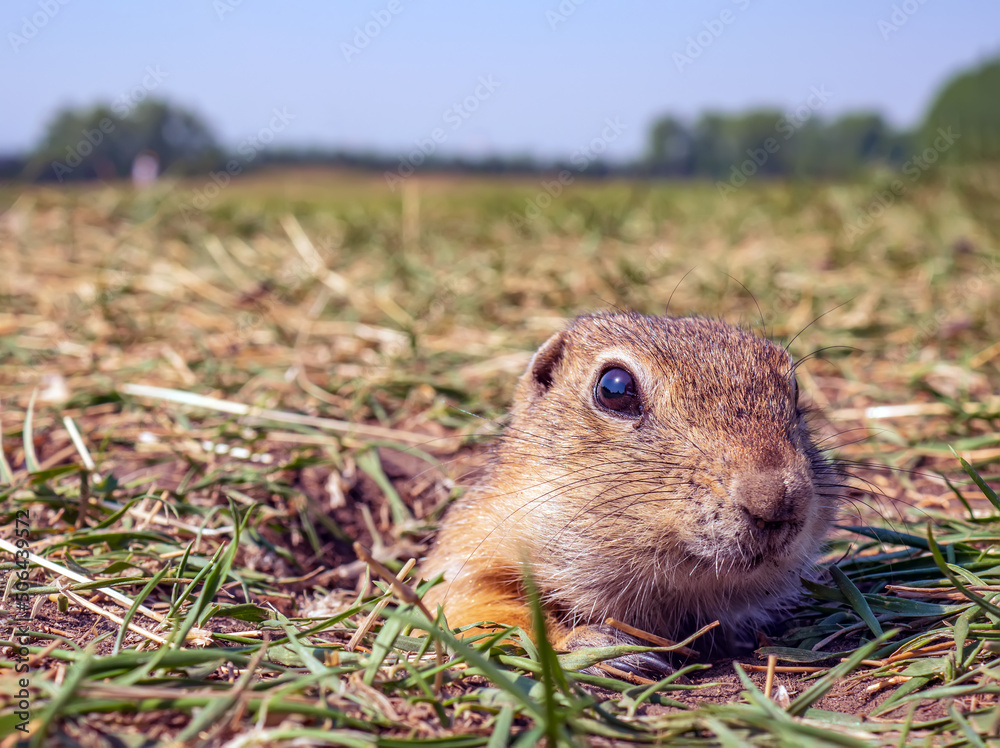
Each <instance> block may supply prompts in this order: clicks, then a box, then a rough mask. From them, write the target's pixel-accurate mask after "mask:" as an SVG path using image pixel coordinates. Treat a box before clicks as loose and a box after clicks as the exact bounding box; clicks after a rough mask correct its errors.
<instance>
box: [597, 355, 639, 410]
mask: <svg viewBox="0 0 1000 748" xmlns="http://www.w3.org/2000/svg"><path fill="white" fill-rule="evenodd" d="M594 400H596V401H597V404H598V405H600V406H601V407H602V408H606V409H607V410H611V411H614V412H615V413H620V414H621V415H623V416H627V417H629V418H638V417H639V416H641V415H642V400H641V399H640V398H639V389H638V388H637V387H636V386H635V377H633V376H632V375H631V374H629V373H628V372H627V371H625V370H624V369H619V368H617V367H615V368H613V369H608V370H607V371H606V372H604V373H603V374H601V378H600V379H598V380H597V387H595V388H594Z"/></svg>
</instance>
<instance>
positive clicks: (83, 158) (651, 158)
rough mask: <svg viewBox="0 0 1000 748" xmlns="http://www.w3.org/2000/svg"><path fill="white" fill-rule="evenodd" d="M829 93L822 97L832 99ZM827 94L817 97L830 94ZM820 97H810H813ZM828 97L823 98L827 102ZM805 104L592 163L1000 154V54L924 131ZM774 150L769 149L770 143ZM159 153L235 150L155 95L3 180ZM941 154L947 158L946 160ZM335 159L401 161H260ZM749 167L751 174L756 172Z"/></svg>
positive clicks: (101, 111)
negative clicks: (628, 157)
mask: <svg viewBox="0 0 1000 748" xmlns="http://www.w3.org/2000/svg"><path fill="white" fill-rule="evenodd" d="M822 95H823V93H822V91H817V92H816V93H815V94H814V96H815V97H820V98H821V97H822ZM820 98H817V99H816V101H820ZM807 101H808V99H807ZM820 105H821V102H820ZM816 108H818V107H813V108H810V107H809V106H808V105H803V106H801V107H799V108H798V109H796V110H793V111H791V112H783V111H781V110H780V109H770V108H764V109H754V110H751V111H746V112H736V113H726V112H705V113H703V114H702V115H701V116H699V117H698V118H697V119H695V120H694V121H693V122H690V121H685V120H684V119H682V118H679V117H676V116H674V115H671V114H666V115H664V116H663V117H661V118H659V119H657V120H656V121H655V122H653V123H652V124H651V125H650V127H649V132H648V135H647V148H646V152H645V154H644V155H643V156H642V157H641V158H640V159H638V160H636V161H633V162H629V163H608V162H604V161H601V160H599V159H598V160H594V161H591V162H590V163H589V164H588V165H587V172H588V173H589V174H591V175H593V176H601V175H605V176H606V175H611V176H655V177H676V178H709V179H729V178H731V177H732V176H733V175H734V174H735V171H734V170H738V169H739V168H740V165H741V164H742V163H743V162H745V161H746V160H747V159H748V158H754V154H756V156H757V157H756V159H755V160H756V164H755V166H756V168H755V169H754V173H759V174H760V175H762V176H771V177H820V178H843V177H850V176H854V175H857V174H858V173H860V172H862V171H864V170H866V169H871V168H879V167H881V168H891V169H898V168H901V167H902V168H905V166H906V164H907V162H908V161H909V160H910V159H913V158H918V159H919V158H920V156H921V154H922V153H923V152H924V151H925V150H926V149H928V148H931V149H933V148H934V145H933V144H934V141H935V139H936V138H938V137H939V134H940V131H941V130H942V129H944V130H946V131H947V130H948V128H951V132H954V133H957V134H958V136H959V137H958V138H957V139H956V141H955V143H954V147H950V146H949V147H948V148H947V150H946V151H945V152H941V153H940V154H938V155H939V156H940V157H941V159H942V161H947V162H950V163H971V162H982V161H984V160H996V159H998V158H1000V59H998V60H992V61H990V62H987V63H985V64H983V65H981V66H978V67H976V68H974V69H971V70H967V71H963V72H961V73H959V74H958V75H956V76H955V77H953V78H952V79H951V80H950V81H948V82H947V83H946V84H945V85H944V86H943V87H942V89H941V90H940V91H939V92H938V93H937V95H936V96H935V97H934V98H933V104H932V105H931V107H930V109H929V111H928V113H927V114H926V116H925V117H924V119H923V121H922V122H921V123H920V124H918V125H917V126H916V127H915V128H913V129H912V130H901V129H897V128H895V127H893V126H892V124H890V123H889V122H887V121H886V119H885V118H884V117H883V116H882V114H880V113H879V112H875V111H859V112H853V113H848V114H845V115H843V116H840V117H838V118H836V119H825V118H823V117H822V116H821V115H820V114H817V113H815V109H816ZM769 139H770V140H771V141H772V142H771V143H770V146H771V147H770V148H769V149H768V150H767V151H762V149H763V148H764V147H765V144H766V143H767V142H768V140H769ZM142 153H148V154H154V155H155V158H156V159H157V160H158V164H159V169H160V172H161V173H165V174H169V175H178V176H180V175H190V174H197V173H208V172H209V171H212V170H213V169H217V168H220V167H221V166H222V165H223V164H224V163H226V160H227V159H228V158H229V157H230V155H231V154H227V153H225V151H224V149H223V148H222V147H220V146H219V144H218V142H217V140H216V137H215V136H214V135H213V133H212V132H211V130H210V128H209V127H208V125H207V124H205V122H204V121H203V120H202V119H201V118H200V117H199V115H198V114H197V113H195V112H193V111H190V110H188V109H185V108H184V107H181V106H178V105H176V104H173V103H170V102H167V101H162V100H154V99H149V100H147V101H144V102H142V103H141V104H138V105H137V106H135V107H134V108H133V109H131V111H124V112H122V111H120V110H117V111H113V110H112V108H111V107H110V106H108V105H107V104H98V105H96V106H93V107H90V108H85V109H64V110H62V111H60V112H59V113H58V114H57V115H56V116H55V117H54V119H53V120H52V121H51V123H50V124H49V126H48V128H47V131H46V133H45V135H44V136H43V137H42V139H41V141H40V142H39V143H38V145H37V147H36V148H35V149H34V151H33V152H32V153H30V154H27V155H25V156H23V157H14V158H7V159H0V177H6V178H21V179H26V180H31V181H51V180H57V181H60V182H62V181H67V180H90V179H115V178H121V177H126V176H128V175H129V174H130V173H131V171H132V168H133V165H134V163H135V159H136V157H137V156H138V155H139V154H142ZM935 160H937V157H935ZM276 163H278V164H326V165H339V166H353V167H360V168H369V169H372V170H375V171H379V170H383V169H395V168H396V167H397V166H398V164H399V157H398V155H397V154H388V153H383V154H380V153H367V152H366V153H361V152H347V151H334V150H323V149H316V148H300V149H283V150H270V151H266V152H263V153H262V154H261V157H260V158H257V159H255V160H254V161H253V163H252V164H247V165H246V166H247V167H248V170H249V169H252V168H260V167H262V166H265V165H273V164H276ZM419 168H420V169H421V170H423V171H446V172H478V173H503V172H513V173H533V172H543V171H551V170H553V169H561V168H569V169H570V170H575V167H574V166H573V165H570V164H566V163H559V162H556V163H545V162H540V161H535V160H532V159H530V158H525V157H522V156H518V157H511V158H505V157H500V156H490V157H488V158H482V159H479V160H475V159H468V158H461V157H440V156H433V155H432V156H430V157H428V158H427V159H426V161H424V163H423V164H421V166H420V167H419ZM746 171H747V170H744V173H746Z"/></svg>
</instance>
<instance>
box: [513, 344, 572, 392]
mask: <svg viewBox="0 0 1000 748" xmlns="http://www.w3.org/2000/svg"><path fill="white" fill-rule="evenodd" d="M565 349H566V333H565V332H557V333H556V334H555V335H553V336H552V337H551V338H549V339H548V340H546V341H545V343H544V344H543V345H542V347H541V348H539V349H538V351H537V352H536V353H535V355H534V356H532V358H531V363H530V364H529V365H528V370H527V371H526V372H524V375H523V376H522V377H521V382H520V390H521V394H522V396H523V398H524V399H525V400H527V401H528V402H529V403H531V402H534V401H536V400H538V399H540V398H542V397H544V396H545V393H546V392H548V391H549V389H550V388H551V387H552V383H553V382H554V381H555V372H556V369H557V368H558V367H559V363H560V362H561V361H562V359H563V353H564V351H565Z"/></svg>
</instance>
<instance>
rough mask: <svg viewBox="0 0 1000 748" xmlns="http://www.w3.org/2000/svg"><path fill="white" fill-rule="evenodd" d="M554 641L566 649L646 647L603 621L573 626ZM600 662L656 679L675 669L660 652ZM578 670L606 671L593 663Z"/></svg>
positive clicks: (585, 671) (589, 671)
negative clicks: (595, 623) (628, 645)
mask: <svg viewBox="0 0 1000 748" xmlns="http://www.w3.org/2000/svg"><path fill="white" fill-rule="evenodd" d="M558 644H559V646H560V647H561V648H562V649H568V650H575V649H589V648H593V647H617V646H620V645H622V644H635V645H639V646H646V647H648V646H649V642H645V641H642V640H641V639H637V638H636V637H634V636H630V635H628V634H626V633H624V632H622V631H619V630H618V629H616V628H613V627H611V626H607V625H604V624H601V625H593V626H577V627H576V628H575V629H573V630H572V631H570V632H569V633H568V634H567V635H566V636H565V637H563V639H562V640H561V641H560V642H559V643H558ZM604 664H605V665H609V666H610V667H613V668H615V669H617V670H624V671H625V672H628V673H633V674H635V675H639V676H642V677H644V678H650V679H652V680H659V679H660V678H665V677H666V676H668V675H671V674H673V673H674V672H676V669H675V668H674V667H673V666H672V665H671V664H670V663H669V662H668V661H667V659H666V657H665V656H664V655H663V654H661V653H660V652H635V653H631V654H625V655H622V656H621V657H615V658H614V659H612V660H605V661H604ZM581 672H584V673H589V674H591V675H607V673H606V672H604V671H602V670H600V669H599V668H598V667H596V666H593V667H588V668H584V669H583V670H582V671H581Z"/></svg>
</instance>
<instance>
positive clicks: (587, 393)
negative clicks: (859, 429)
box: [491, 313, 836, 631]
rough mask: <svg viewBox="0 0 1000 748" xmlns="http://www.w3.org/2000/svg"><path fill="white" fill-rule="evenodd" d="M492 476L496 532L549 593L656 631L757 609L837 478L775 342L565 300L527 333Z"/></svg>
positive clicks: (780, 578) (793, 579) (576, 610)
mask: <svg viewBox="0 0 1000 748" xmlns="http://www.w3.org/2000/svg"><path fill="white" fill-rule="evenodd" d="M491 483H492V484H493V485H494V487H495V489H497V493H501V492H502V495H503V496H504V497H505V498H504V502H505V503H508V504H510V514H509V515H507V516H508V519H507V520H506V524H507V525H508V526H507V527H504V528H502V530H501V535H502V537H503V538H504V539H506V540H509V541H510V542H511V543H514V544H517V545H521V546H526V547H527V549H528V550H529V553H530V556H531V558H532V563H533V567H534V569H533V570H534V573H535V575H536V576H537V577H538V580H539V584H540V586H541V588H542V589H543V590H544V591H545V592H546V595H547V598H548V599H549V601H550V602H551V603H552V604H553V605H555V606H557V607H558V608H559V609H561V610H563V611H565V612H566V613H567V614H569V615H570V616H571V617H572V619H573V620H574V621H577V622H587V621H591V622H592V621H594V620H598V619H600V618H602V617H604V616H608V615H610V616H613V617H615V618H619V619H621V620H625V621H628V622H631V623H633V624H634V625H640V626H647V627H650V629H651V630H654V631H655V630H665V629H666V630H671V631H672V630H675V629H677V628H679V627H680V628H684V627H685V624H692V625H693V624H694V623H699V622H706V621H710V620H713V619H714V618H720V619H722V620H723V622H724V623H730V624H733V625H739V624H742V623H752V622H760V621H764V620H766V619H767V618H769V617H770V615H771V613H773V611H774V610H775V608H776V607H779V606H780V605H781V604H782V603H783V602H785V601H787V600H788V599H789V598H790V597H791V596H792V595H793V594H794V590H795V589H797V588H798V583H799V576H800V574H802V573H804V571H805V570H806V569H807V568H808V567H809V565H810V564H811V562H812V560H813V559H814V557H815V556H816V554H817V552H818V550H819V548H820V545H821V540H822V537H823V535H824V533H825V532H826V530H827V527H828V525H829V523H830V521H831V518H832V515H833V511H834V498H833V496H834V494H835V493H836V481H835V480H834V478H833V475H832V471H831V468H830V467H829V465H828V463H827V462H826V460H825V459H824V458H823V457H822V455H821V453H820V451H819V450H818V449H817V448H816V447H815V446H814V444H813V442H812V440H811V438H810V434H809V430H808V428H807V426H806V422H805V417H804V413H803V408H802V406H801V405H800V404H799V402H798V385H797V382H796V379H795V370H794V362H793V361H792V359H791V357H790V356H789V354H788V353H787V351H785V349H784V348H782V347H781V346H779V345H776V344H775V343H772V342H770V341H768V340H765V339H764V338H761V337H758V336H757V335H754V334H753V333H751V332H748V331H745V330H741V329H739V328H736V327H734V326H732V325H729V324H727V323H724V322H721V321H717V320H712V319H705V318H698V317H689V318H671V317H645V316H641V315H638V314H632V313H616V314H602V315H589V316H584V317H580V318H578V319H577V320H575V321H574V322H573V323H572V324H571V325H570V326H569V327H568V328H567V329H566V330H564V331H563V332H561V333H558V334H556V335H554V336H553V337H552V338H550V339H549V340H548V341H547V342H546V343H545V344H544V345H543V346H542V347H541V348H540V349H539V351H538V352H537V353H536V354H535V356H534V358H533V359H532V361H531V364H530V366H529V368H528V370H527V372H526V373H525V374H524V375H523V376H522V378H521V379H520V382H519V384H518V388H517V393H516V397H515V403H514V407H513V409H512V413H511V421H510V427H509V429H508V432H507V434H506V436H505V437H504V438H503V440H502V442H501V444H500V447H499V449H498V451H497V462H496V465H495V470H494V472H493V476H492V480H491ZM511 523H516V524H517V527H514V526H510V525H511Z"/></svg>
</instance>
